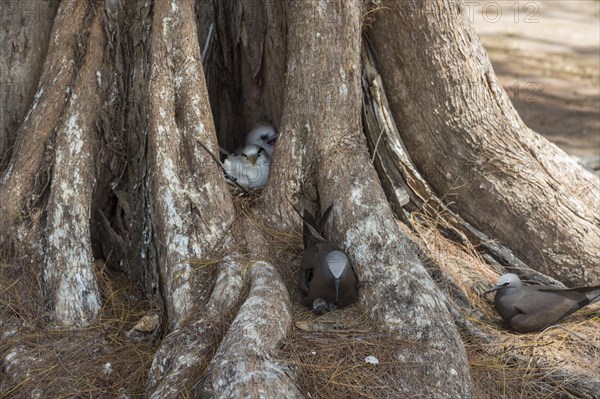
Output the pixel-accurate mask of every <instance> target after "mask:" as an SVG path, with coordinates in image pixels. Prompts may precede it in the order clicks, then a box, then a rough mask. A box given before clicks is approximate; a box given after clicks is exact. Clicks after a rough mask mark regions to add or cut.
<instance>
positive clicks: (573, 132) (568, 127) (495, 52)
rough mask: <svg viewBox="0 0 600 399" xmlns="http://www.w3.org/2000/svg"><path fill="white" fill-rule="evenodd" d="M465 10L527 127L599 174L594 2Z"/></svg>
mask: <svg viewBox="0 0 600 399" xmlns="http://www.w3.org/2000/svg"><path fill="white" fill-rule="evenodd" d="M465 4H466V6H467V10H469V11H470V12H469V18H470V21H471V22H472V23H473V25H474V27H475V30H476V31H477V33H478V34H479V36H480V37H481V40H482V42H483V44H484V46H485V48H486V49H487V51H488V54H489V56H490V58H491V60H492V64H493V66H494V70H495V72H496V74H497V76H498V78H499V80H500V82H501V84H502V85H503V86H504V89H505V90H506V91H507V93H508V94H509V96H510V98H511V100H512V101H513V104H514V105H515V108H516V109H517V111H518V112H519V114H520V115H521V117H522V118H523V120H524V121H525V123H527V125H529V126H530V127H531V128H532V129H533V130H535V131H537V132H539V133H541V134H543V135H544V136H546V137H547V138H548V139H549V140H550V141H552V142H554V143H555V144H557V145H558V146H559V147H561V148H562V149H563V150H565V151H566V152H567V153H569V154H571V155H574V156H576V157H579V158H580V159H582V160H584V161H585V162H586V163H587V164H588V165H590V166H592V165H595V167H594V169H596V168H599V169H600V1H598V0H581V1H576V0H545V1H539V0H538V1H515V0H509V1H503V0H501V1H498V0H496V1H483V0H473V1H471V0H465ZM517 10H518V11H517ZM596 164H597V165H596Z"/></svg>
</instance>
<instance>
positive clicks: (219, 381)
mask: <svg viewBox="0 0 600 399" xmlns="http://www.w3.org/2000/svg"><path fill="white" fill-rule="evenodd" d="M249 274H250V280H251V288H250V293H249V294H248V298H247V299H246V301H245V302H244V304H243V305H242V307H241V308H240V310H239V313H238V315H237V316H236V318H235V320H234V321H233V323H232V324H231V326H230V327H229V331H228V332H227V334H226V335H225V337H224V339H223V341H222V342H221V345H220V347H219V350H218V351H217V353H216V355H215V357H214V358H213V360H212V362H211V366H210V369H209V371H208V376H207V379H206V381H205V384H204V396H205V397H206V398H232V399H233V398H235V399H237V398H290V399H291V398H303V397H304V395H302V393H301V392H300V390H299V389H298V387H297V386H296V384H295V382H294V381H293V380H292V378H291V374H292V373H291V370H289V369H288V367H287V366H286V365H284V364H282V363H281V362H280V361H278V360H277V359H275V358H274V353H275V351H276V350H277V348H278V347H279V346H280V344H281V342H282V341H283V339H284V338H285V336H286V334H287V331H288V330H289V327H290V324H291V317H292V314H291V309H290V298H289V294H288V292H287V289H286V288H285V285H284V284H283V282H282V281H281V278H280V276H279V273H277V270H276V269H275V267H273V265H271V264H270V263H268V262H264V261H259V262H254V263H253V264H252V265H251V266H250V267H249Z"/></svg>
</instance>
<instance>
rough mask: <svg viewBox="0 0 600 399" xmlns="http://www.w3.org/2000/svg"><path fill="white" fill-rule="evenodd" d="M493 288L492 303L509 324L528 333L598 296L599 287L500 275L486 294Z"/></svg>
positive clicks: (554, 322) (555, 321) (543, 326)
mask: <svg viewBox="0 0 600 399" xmlns="http://www.w3.org/2000/svg"><path fill="white" fill-rule="evenodd" d="M494 291H496V296H495V298H494V305H495V307H496V310H497V311H498V313H499V314H500V316H502V318H503V319H504V321H505V322H506V324H508V327H510V328H511V329H512V330H514V331H517V332H521V333H528V332H535V331H541V330H543V329H544V328H546V327H548V326H551V325H553V324H556V323H558V322H559V321H560V320H562V319H563V318H565V317H566V316H568V315H570V314H571V313H573V312H575V311H576V310H579V309H581V308H582V307H584V306H586V305H589V304H590V303H591V302H592V301H594V300H596V299H598V298H600V286H595V287H579V288H557V287H550V286H546V285H528V286H524V285H522V284H521V279H519V276H517V275H516V274H513V273H508V274H504V275H502V276H500V278H499V279H498V282H497V283H496V285H495V286H494V287H493V288H492V289H490V290H488V291H486V292H485V293H484V295H485V294H489V293H490V292H494Z"/></svg>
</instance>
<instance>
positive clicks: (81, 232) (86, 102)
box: [44, 7, 106, 326]
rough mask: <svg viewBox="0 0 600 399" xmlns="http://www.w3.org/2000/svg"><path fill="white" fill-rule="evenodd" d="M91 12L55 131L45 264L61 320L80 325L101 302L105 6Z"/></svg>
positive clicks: (92, 315) (48, 287) (50, 297)
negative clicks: (97, 262)
mask: <svg viewBox="0 0 600 399" xmlns="http://www.w3.org/2000/svg"><path fill="white" fill-rule="evenodd" d="M89 11H90V12H92V14H91V18H92V25H91V29H90V30H89V32H88V34H87V37H88V38H89V39H88V41H87V43H86V48H85V56H84V60H83V63H82V65H81V67H80V68H79V70H78V71H77V72H78V74H77V78H76V79H75V82H74V84H73V86H72V88H71V92H72V94H71V97H70V99H69V103H68V105H67V108H66V110H65V113H64V115H63V117H62V120H61V125H60V127H59V128H58V129H57V133H56V150H55V157H54V163H53V169H52V187H51V190H50V199H49V201H48V207H47V223H46V253H45V260H46V265H45V269H44V282H45V285H46V293H47V300H48V302H49V303H50V306H51V307H52V308H53V309H54V314H55V317H56V319H57V321H59V322H61V323H63V324H73V325H77V326H85V325H88V324H89V323H90V322H91V321H93V320H94V318H95V317H96V316H97V314H98V312H99V311H100V306H101V299H100V292H99V291H98V281H97V277H96V271H95V270H94V267H93V263H92V261H93V257H92V248H91V242H90V212H91V198H92V190H93V186H94V182H95V176H94V174H95V168H94V164H95V159H96V157H95V154H96V152H95V149H96V146H97V144H96V143H97V138H96V125H95V122H96V119H97V117H98V110H99V109H100V107H101V104H102V103H103V98H104V93H105V92H106V91H105V90H103V89H102V87H103V82H102V79H103V74H102V72H103V70H102V68H101V66H102V65H103V58H104V49H105V46H106V40H105V37H104V31H103V29H102V7H99V8H96V9H93V8H90V9H89ZM105 82H106V81H105ZM105 82H104V83H105Z"/></svg>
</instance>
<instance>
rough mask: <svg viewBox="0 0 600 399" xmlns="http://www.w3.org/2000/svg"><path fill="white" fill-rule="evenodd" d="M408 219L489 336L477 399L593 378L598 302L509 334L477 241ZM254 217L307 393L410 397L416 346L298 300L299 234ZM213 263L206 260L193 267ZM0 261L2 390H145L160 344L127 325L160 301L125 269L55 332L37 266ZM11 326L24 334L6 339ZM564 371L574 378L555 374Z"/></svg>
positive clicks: (557, 388) (554, 393) (477, 360)
mask: <svg viewBox="0 0 600 399" xmlns="http://www.w3.org/2000/svg"><path fill="white" fill-rule="evenodd" d="M254 200H255V198H253V197H251V196H249V197H244V198H242V199H240V200H239V202H238V204H237V205H238V208H239V209H240V210H241V212H242V213H243V214H244V215H245V216H250V213H249V212H250V211H249V210H248V209H250V207H251V205H252V202H254ZM413 216H414V217H413V218H412V221H413V223H414V226H415V228H416V233H415V232H411V231H410V230H409V229H407V228H405V227H403V229H404V231H405V233H406V234H407V235H409V236H410V237H411V239H412V240H413V241H414V242H416V243H417V244H418V245H419V246H420V248H421V249H422V250H423V252H424V254H425V255H426V257H427V259H426V260H425V264H426V265H428V267H429V268H430V272H431V274H432V275H433V276H440V275H442V276H445V277H446V279H442V278H437V283H438V285H439V286H440V287H441V288H442V289H444V290H445V291H446V292H447V293H448V294H447V295H448V296H449V297H450V298H452V295H451V294H450V293H452V292H456V291H458V292H460V294H461V295H464V296H465V297H466V298H468V303H469V307H468V308H464V309H462V315H463V317H464V318H465V319H467V320H468V321H470V322H471V323H473V324H474V325H475V326H476V327H477V328H478V329H479V330H480V331H482V332H483V333H484V334H485V335H486V336H487V337H489V338H490V339H489V340H488V341H485V342H484V340H481V339H479V338H476V337H475V336H474V335H472V334H471V333H470V332H469V331H462V336H463V340H464V342H465V347H466V350H467V354H468V357H469V362H470V367H471V373H472V377H473V385H474V395H475V397H477V398H481V399H484V398H486V399H487V398H560V397H574V396H572V395H571V391H570V389H571V385H570V384H573V383H577V379H578V378H582V379H585V378H588V379H593V378H594V373H596V374H597V370H600V334H598V331H600V316H599V313H598V310H599V309H600V304H596V305H592V306H590V307H588V308H586V309H584V310H583V311H580V312H577V313H575V314H574V315H572V316H570V317H569V318H568V319H567V320H565V322H564V323H561V325H560V327H554V328H551V329H548V330H547V331H544V332H542V333H539V334H524V335H517V334H513V333H511V332H509V331H507V330H505V329H504V328H503V327H502V325H501V323H500V322H499V317H498V315H497V314H496V312H495V310H494V309H493V307H492V298H491V297H489V298H487V297H482V295H481V294H482V292H483V291H484V290H485V289H487V288H488V287H489V286H491V285H492V284H493V283H494V282H495V280H496V278H497V275H498V273H497V270H496V269H494V268H493V267H490V265H488V264H486V263H485V262H484V261H483V260H482V258H481V257H480V256H479V254H478V252H477V249H476V248H473V247H472V246H469V245H460V244H457V243H456V242H453V241H450V240H448V239H447V238H445V237H444V236H443V235H442V234H441V233H440V227H441V226H440V224H441V223H443V218H435V219H432V218H427V217H425V216H423V215H418V214H414V215H413ZM250 223H255V226H256V227H257V228H258V229H259V231H260V232H261V233H262V234H263V235H264V237H265V238H266V239H267V240H268V242H269V251H268V254H267V255H266V256H267V257H268V258H267V259H265V260H267V261H269V262H271V263H273V264H274V265H276V266H277V267H278V270H279V272H280V274H281V276H282V278H283V279H284V281H285V283H286V285H287V287H288V290H289V292H290V296H291V301H292V310H293V318H294V319H293V326H292V329H291V331H290V333H289V335H288V337H287V339H286V340H285V342H284V343H283V344H282V348H281V350H280V352H279V354H278V356H279V357H280V358H281V359H282V360H283V361H284V362H286V363H287V364H288V365H290V367H292V369H294V370H295V372H296V374H297V376H298V384H299V386H300V388H301V389H302V391H303V392H305V394H306V395H307V397H309V398H403V397H409V394H407V390H406V385H410V384H413V383H414V381H415V379H419V378H423V377H422V374H423V367H425V366H423V365H422V364H406V363H405V362H402V361H400V360H399V358H400V355H399V354H401V353H402V352H403V351H418V348H414V345H415V344H407V343H406V342H402V341H401V340H399V339H398V337H395V336H393V335H390V334H388V333H384V332H382V331H383V330H382V329H381V328H380V327H379V326H377V325H376V324H374V323H373V321H372V320H370V318H369V317H368V316H367V315H366V314H365V313H364V312H363V311H362V310H361V308H360V307H358V306H356V305H353V306H350V307H348V308H346V309H342V310H338V311H336V312H332V313H329V314H326V315H324V316H320V317H317V316H314V315H313V314H312V313H310V312H309V311H308V309H307V308H305V307H303V306H301V305H300V299H301V295H300V291H299V289H298V284H297V277H298V264H299V257H300V255H301V252H302V238H301V233H300V230H299V229H298V231H290V232H280V231H277V230H274V229H272V228H270V227H269V226H265V225H264V224H263V223H260V222H259V221H258V220H254V221H253V220H252V219H251V220H250ZM5 259H6V258H5ZM13 259H17V260H18V259H26V257H22V258H19V257H14V258H13ZM215 259H216V258H215ZM427 261H430V263H427ZM216 264H217V262H216V261H207V262H202V263H198V264H197V265H196V266H197V267H198V268H204V267H208V268H212V267H214V266H215V265H216ZM36 265H37V267H34V266H36ZM0 266H1V267H0V288H2V289H1V290H0V334H2V337H3V338H2V340H1V341H0V357H1V358H3V359H5V358H6V356H7V354H10V353H15V354H18V355H19V356H18V357H19V359H21V360H22V361H20V362H19V363H17V362H15V363H14V364H12V363H11V364H8V363H5V365H4V366H3V370H4V371H5V372H2V371H0V397H6V398H9V397H10V398H13V397H14V398H19V397H30V396H32V395H33V396H35V395H36V394H39V395H40V396H39V397H53V398H61V397H63V398H66V397H94V398H103V397H107V398H108V397H119V396H124V395H128V396H129V397H143V396H144V390H145V385H146V378H147V374H148V369H149V367H150V363H151V360H152V356H153V354H154V351H155V349H156V343H152V342H151V341H150V340H143V341H140V340H133V339H131V338H129V337H128V336H127V334H126V332H127V331H128V330H129V329H130V328H131V327H132V326H133V325H134V324H135V323H136V322H137V321H138V320H139V319H140V318H141V317H142V316H143V315H144V314H148V313H149V312H151V311H154V310H155V307H154V306H153V305H152V304H149V303H145V302H143V301H141V300H139V299H136V298H140V295H139V293H137V292H134V291H133V290H132V289H131V287H130V285H129V283H128V282H127V281H126V279H125V278H124V277H123V276H122V275H114V274H113V275H110V276H109V275H108V274H107V273H106V272H105V271H103V272H102V273H101V276H102V279H101V280H102V289H103V297H104V298H105V306H104V309H103V311H102V315H101V317H100V319H99V320H98V322H97V324H95V325H94V327H92V328H88V329H85V330H78V331H70V330H56V329H49V328H48V327H47V320H46V318H45V316H46V315H45V313H44V312H45V309H44V305H43V298H42V296H41V292H42V291H41V286H42V285H41V282H40V278H39V275H40V270H39V263H36V262H32V263H31V264H30V265H24V264H20V263H19V262H18V261H15V262H12V263H8V262H2V263H0ZM449 281H451V283H449ZM450 285H451V286H450ZM457 303H459V302H458V301H457ZM17 328H18V329H19V330H20V331H21V333H20V334H18V335H17V334H15V335H13V332H14V331H13V330H15V329H17ZM11 331H13V332H11ZM368 356H373V357H375V358H377V360H378V364H371V363H369V362H367V361H366V358H367V357H368ZM10 357H11V356H8V358H9V359H10ZM9 363H10V362H9ZM565 370H566V371H567V372H568V373H570V377H569V378H562V379H561V378H559V377H560V376H559V375H558V374H559V373H562V372H563V371H565ZM595 377H596V378H597V375H596V376H595ZM561 381H562V382H561ZM409 382H410V384H409ZM424 382H425V381H423V383H424Z"/></svg>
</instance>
